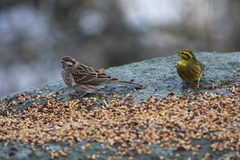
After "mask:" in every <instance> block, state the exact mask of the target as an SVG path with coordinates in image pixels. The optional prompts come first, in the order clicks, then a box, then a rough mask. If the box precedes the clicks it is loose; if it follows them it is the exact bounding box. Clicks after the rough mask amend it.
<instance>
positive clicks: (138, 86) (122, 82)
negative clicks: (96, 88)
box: [111, 80, 143, 89]
mask: <svg viewBox="0 0 240 160" xmlns="http://www.w3.org/2000/svg"><path fill="white" fill-rule="evenodd" d="M111 82H114V83H119V84H123V85H127V86H133V87H135V88H137V89H141V88H142V87H143V86H142V85H140V84H137V83H132V82H126V81H120V80H112V81H111Z"/></svg>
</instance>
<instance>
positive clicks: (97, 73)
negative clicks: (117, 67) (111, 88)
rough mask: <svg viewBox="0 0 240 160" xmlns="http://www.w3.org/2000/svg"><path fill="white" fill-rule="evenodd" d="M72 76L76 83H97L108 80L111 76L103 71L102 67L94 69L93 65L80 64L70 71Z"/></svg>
mask: <svg viewBox="0 0 240 160" xmlns="http://www.w3.org/2000/svg"><path fill="white" fill-rule="evenodd" d="M72 75H73V78H74V80H75V82H76V83H78V84H92V85H99V84H102V83H106V82H108V81H110V80H111V79H112V78H111V77H110V76H109V75H107V74H105V73H103V69H99V70H97V69H95V68H93V67H90V66H87V65H84V64H80V65H78V67H77V68H76V70H74V71H72Z"/></svg>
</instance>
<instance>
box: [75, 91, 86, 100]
mask: <svg viewBox="0 0 240 160" xmlns="http://www.w3.org/2000/svg"><path fill="white" fill-rule="evenodd" d="M86 94H88V93H87V92H85V93H83V94H81V95H78V96H76V98H78V99H80V98H82V97H83V96H85V95H86Z"/></svg>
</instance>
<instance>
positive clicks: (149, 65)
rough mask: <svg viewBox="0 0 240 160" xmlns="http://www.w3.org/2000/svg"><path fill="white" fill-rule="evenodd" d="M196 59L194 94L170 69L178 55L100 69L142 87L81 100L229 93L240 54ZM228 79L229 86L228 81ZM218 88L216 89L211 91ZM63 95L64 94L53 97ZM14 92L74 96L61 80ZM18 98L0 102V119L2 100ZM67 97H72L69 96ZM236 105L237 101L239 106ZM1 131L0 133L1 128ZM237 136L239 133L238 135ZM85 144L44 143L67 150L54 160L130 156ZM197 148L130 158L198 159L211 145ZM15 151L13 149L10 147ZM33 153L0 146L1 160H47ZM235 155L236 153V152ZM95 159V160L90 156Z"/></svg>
mask: <svg viewBox="0 0 240 160" xmlns="http://www.w3.org/2000/svg"><path fill="white" fill-rule="evenodd" d="M195 55H196V57H197V59H198V60H200V61H201V62H202V63H204V64H205V67H206V70H205V71H204V73H205V76H204V77H203V78H202V80H201V82H200V88H199V89H197V90H195V86H196V83H195V82H193V83H189V84H188V85H187V87H184V86H183V82H182V80H181V79H180V78H179V77H178V75H177V73H176V68H175V66H176V65H177V62H178V57H177V56H170V57H162V58H155V59H150V60H145V61H142V62H136V63H131V64H127V65H123V66H119V67H113V68H109V69H107V70H105V72H106V73H108V74H109V75H111V76H113V77H117V78H118V79H121V80H125V81H131V80H133V82H135V83H139V84H142V85H144V86H145V88H144V89H141V90H140V91H139V90H138V91H137V90H135V89H133V88H132V87H128V86H122V85H118V84H106V85H104V88H103V89H100V90H98V91H96V92H95V93H93V94H88V95H86V97H101V95H103V94H107V95H112V94H114V95H123V96H125V97H128V96H136V97H135V102H134V103H135V104H137V103H138V102H139V101H140V100H147V99H149V98H150V97H151V96H155V97H157V98H159V99H161V98H165V97H167V95H169V94H170V93H174V94H182V95H186V96H187V95H190V94H193V93H199V92H202V93H217V92H218V93H221V94H229V93H230V92H229V90H228V86H231V85H233V84H234V83H236V82H240V52H235V53H208V52H202V53H196V54H195ZM227 80H229V81H227ZM219 84H221V86H220V87H215V86H218V85H219ZM59 92H63V93H64V94H62V95H61V94H58V93H59ZM18 93H24V94H26V95H29V96H32V97H34V96H35V97H37V96H38V95H47V94H51V93H57V94H55V96H56V98H59V99H66V97H69V96H74V95H77V94H78V93H76V92H75V91H73V90H71V89H70V88H68V87H67V86H66V85H65V84H64V83H63V81H62V80H60V81H57V82H49V83H44V84H42V85H40V86H37V87H33V88H30V89H27V90H25V91H21V92H18ZM18 93H12V94H9V95H6V96H3V97H1V98H0V115H1V117H0V119H3V118H7V116H8V110H4V109H3V108H4V104H6V101H16V99H15V98H14V96H16V94H18ZM71 93H72V95H71ZM46 101H47V99H38V100H36V101H33V100H31V99H30V100H26V101H25V102H23V103H20V104H18V105H16V106H11V107H12V109H16V110H17V111H19V112H23V111H24V110H26V109H27V108H29V107H31V106H32V105H33V103H44V102H46ZM238 103H239V102H238ZM0 129H1V131H3V130H4V129H3V128H1V126H0ZM239 134H240V133H239ZM87 143H89V142H87V141H81V142H76V143H74V144H73V147H69V145H68V143H66V142H58V143H56V142H49V143H46V144H44V146H48V147H49V148H50V149H51V150H53V151H54V150H59V149H63V148H68V156H67V157H59V158H58V159H73V160H75V159H76V160H77V159H86V155H93V154H94V153H97V152H101V153H102V154H101V155H100V156H99V157H96V159H107V158H108V156H117V157H119V158H121V159H128V158H129V156H123V157H121V156H119V155H116V154H115V153H113V152H111V151H109V150H108V149H105V150H104V149H102V147H101V144H99V143H97V142H91V144H92V145H91V146H92V147H91V148H89V149H86V150H82V149H81V146H83V145H85V144H87ZM193 143H196V144H202V145H204V146H205V147H203V148H202V149H201V150H200V151H199V154H198V155H197V156H195V157H193V156H192V152H190V151H184V150H183V151H174V150H173V149H172V148H171V147H170V148H168V149H167V150H163V149H162V148H160V147H158V146H153V148H154V149H153V150H152V154H150V155H146V154H136V153H132V155H133V157H134V159H159V155H163V156H164V157H165V159H172V158H173V157H174V156H175V155H176V154H180V155H181V156H179V157H178V158H176V157H175V158H176V159H186V158H188V157H190V158H192V159H201V158H203V157H204V155H205V153H206V152H208V151H210V150H211V148H210V144H211V142H209V141H207V140H206V139H203V140H197V141H193ZM16 145H17V146H18V147H17V148H16V147H14V146H16ZM35 147H36V151H32V149H31V147H30V145H27V144H22V143H20V142H15V141H14V142H9V144H8V145H6V141H1V142H0V148H1V149H0V159H7V158H10V159H18V160H23V159H30V158H31V159H42V160H46V159H50V153H49V152H46V151H45V150H44V149H42V147H41V146H35ZM211 153H212V154H213V155H214V157H212V158H211V159H224V158H226V157H228V156H229V155H234V156H235V153H236V151H234V150H232V151H231V150H223V151H215V152H211ZM238 153H239V151H238ZM92 159H94V157H92Z"/></svg>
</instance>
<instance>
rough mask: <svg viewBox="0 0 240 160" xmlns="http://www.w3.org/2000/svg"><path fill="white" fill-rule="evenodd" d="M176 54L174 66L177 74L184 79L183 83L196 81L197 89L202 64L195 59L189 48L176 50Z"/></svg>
mask: <svg viewBox="0 0 240 160" xmlns="http://www.w3.org/2000/svg"><path fill="white" fill-rule="evenodd" d="M177 55H178V57H179V62H178V64H177V67H176V68H177V73H178V75H179V76H180V77H181V78H182V79H183V80H184V81H185V82H184V84H185V83H186V82H193V81H197V86H196V88H195V89H197V88H198V87H199V83H200V80H201V77H202V75H203V70H204V65H203V64H202V63H201V62H200V61H198V60H197V59H196V57H195V55H194V54H193V52H192V51H191V50H189V49H183V50H180V51H179V52H177Z"/></svg>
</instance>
